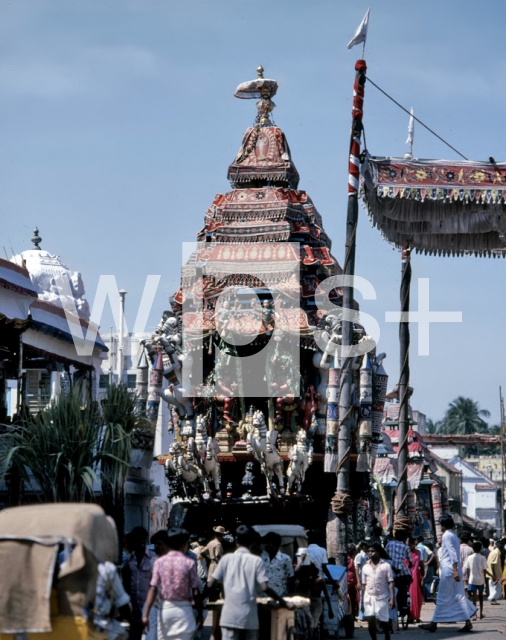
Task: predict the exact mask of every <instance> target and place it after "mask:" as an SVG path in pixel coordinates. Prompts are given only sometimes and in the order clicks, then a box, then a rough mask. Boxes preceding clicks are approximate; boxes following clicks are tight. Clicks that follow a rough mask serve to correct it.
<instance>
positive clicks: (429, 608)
mask: <svg viewBox="0 0 506 640" xmlns="http://www.w3.org/2000/svg"><path fill="white" fill-rule="evenodd" d="M433 611H434V605H433V604H432V603H427V604H424V605H423V607H422V620H423V622H430V620H431V618H432V612H433ZM483 613H484V614H485V618H484V619H483V620H478V621H477V622H473V625H474V629H473V631H472V632H471V633H459V632H458V629H460V628H461V627H462V626H463V625H462V624H445V625H439V627H438V630H437V631H436V633H431V632H430V631H422V630H421V629H419V628H418V626H417V625H410V626H409V628H408V630H407V631H400V632H399V633H397V634H394V635H393V636H392V638H399V640H400V639H401V638H402V639H403V640H411V639H414V638H416V639H417V640H418V639H422V638H423V639H424V640H428V638H434V640H437V639H438V638H441V639H443V640H446V639H447V638H465V637H473V638H481V639H482V640H499V639H501V638H502V639H503V640H504V638H506V600H502V601H500V604H499V606H493V605H491V604H490V603H489V602H485V606H484V609H483ZM211 615H212V614H211V612H209V614H208V616H207V619H206V622H205V625H204V629H203V630H202V634H201V640H210V638H211ZM356 624H363V623H356ZM339 638H344V632H343V631H341V633H340V636H339ZM355 638H356V640H368V639H369V638H370V636H369V633H368V631H367V627H366V626H365V625H364V626H363V627H356V628H355ZM381 638H384V635H382V634H378V640H381ZM260 640H265V639H263V638H260Z"/></svg>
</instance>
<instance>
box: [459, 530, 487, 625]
mask: <svg viewBox="0 0 506 640" xmlns="http://www.w3.org/2000/svg"><path fill="white" fill-rule="evenodd" d="M481 547H482V545H481V542H473V552H474V553H472V554H471V555H470V556H468V557H467V560H466V562H465V564H464V575H467V576H468V581H469V583H468V587H467V590H468V592H469V596H471V594H472V596H473V604H474V606H476V596H478V599H479V602H480V620H482V619H483V618H484V617H485V616H484V615H483V589H484V588H485V575H487V574H488V575H489V576H490V577H491V578H492V579H493V577H494V576H493V575H492V574H491V573H490V572H489V570H488V569H487V559H486V558H485V557H483V556H482V555H481Z"/></svg>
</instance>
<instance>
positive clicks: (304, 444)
mask: <svg viewBox="0 0 506 640" xmlns="http://www.w3.org/2000/svg"><path fill="white" fill-rule="evenodd" d="M312 463H313V445H312V444H311V441H308V438H307V434H306V432H305V431H304V429H300V431H299V432H298V434H297V442H296V444H295V445H292V446H291V447H290V464H289V466H288V469H287V471H286V474H287V476H288V490H289V491H291V489H292V486H293V485H294V483H297V490H298V491H299V492H300V491H301V490H302V483H303V482H304V478H305V477H306V471H307V468H308V467H309V466H310V465H311V464H312Z"/></svg>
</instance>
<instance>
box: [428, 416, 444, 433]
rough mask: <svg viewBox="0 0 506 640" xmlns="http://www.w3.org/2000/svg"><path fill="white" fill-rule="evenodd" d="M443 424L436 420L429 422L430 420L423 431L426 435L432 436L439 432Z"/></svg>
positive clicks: (429, 420)
mask: <svg viewBox="0 0 506 640" xmlns="http://www.w3.org/2000/svg"><path fill="white" fill-rule="evenodd" d="M442 424H443V421H442V420H436V421H435V422H434V420H431V419H430V418H429V419H428V420H427V424H426V427H425V430H426V431H427V433H429V434H431V435H433V434H435V433H439V432H440V431H441V426H442Z"/></svg>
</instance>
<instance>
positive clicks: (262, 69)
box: [257, 65, 264, 78]
mask: <svg viewBox="0 0 506 640" xmlns="http://www.w3.org/2000/svg"><path fill="white" fill-rule="evenodd" d="M257 73H258V77H259V78H263V77H264V68H263V67H262V65H260V66H259V67H258V69H257Z"/></svg>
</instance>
